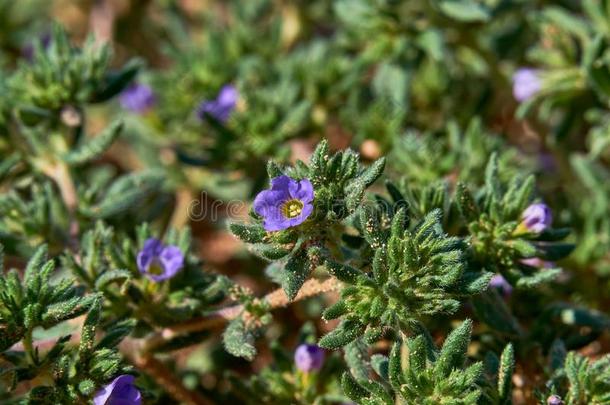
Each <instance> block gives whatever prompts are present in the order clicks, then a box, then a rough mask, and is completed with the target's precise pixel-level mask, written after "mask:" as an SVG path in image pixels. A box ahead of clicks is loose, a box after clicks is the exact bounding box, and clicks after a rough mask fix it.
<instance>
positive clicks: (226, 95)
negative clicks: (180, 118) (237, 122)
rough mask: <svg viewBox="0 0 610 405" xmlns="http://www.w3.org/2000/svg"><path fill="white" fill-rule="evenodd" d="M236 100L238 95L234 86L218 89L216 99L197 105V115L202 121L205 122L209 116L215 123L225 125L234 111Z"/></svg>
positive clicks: (228, 85)
mask: <svg viewBox="0 0 610 405" xmlns="http://www.w3.org/2000/svg"><path fill="white" fill-rule="evenodd" d="M238 98H239V93H238V92H237V89H236V88H235V87H234V86H232V85H230V84H227V85H225V86H223V87H222V89H220V92H218V95H217V96H216V99H214V100H205V101H202V102H201V104H199V107H198V108H197V115H198V116H199V118H201V119H202V120H205V119H207V118H208V116H210V117H212V118H214V119H215V120H217V121H220V122H222V123H225V122H227V120H228V119H229V116H230V115H231V113H232V112H233V110H234V109H235V105H236V104H237V99H238Z"/></svg>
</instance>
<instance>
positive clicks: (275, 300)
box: [144, 277, 340, 352]
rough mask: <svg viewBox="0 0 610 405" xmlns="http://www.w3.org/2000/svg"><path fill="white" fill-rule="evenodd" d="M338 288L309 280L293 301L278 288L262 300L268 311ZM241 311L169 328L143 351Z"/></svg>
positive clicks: (232, 310) (225, 310) (332, 280)
mask: <svg viewBox="0 0 610 405" xmlns="http://www.w3.org/2000/svg"><path fill="white" fill-rule="evenodd" d="M339 286H340V282H339V280H337V279H336V278H334V277H331V278H329V279H326V280H324V281H320V280H316V279H309V280H307V281H306V282H305V283H304V284H303V287H301V290H300V291H299V293H298V294H297V296H296V297H295V298H294V300H293V301H290V300H289V299H288V297H287V296H286V293H285V292H284V290H282V289H281V288H278V289H277V290H274V291H272V292H270V293H269V294H267V295H265V296H264V297H263V299H264V300H265V301H267V303H268V304H269V308H270V309H275V308H281V307H285V306H287V305H288V304H290V303H291V302H296V301H300V300H303V299H306V298H309V297H313V296H316V295H319V294H323V293H327V292H330V291H336V290H337V289H339ZM243 311H244V308H243V306H242V305H235V306H232V307H227V308H222V309H220V310H218V311H216V312H214V313H212V314H211V315H210V316H206V317H203V318H197V319H192V320H190V321H188V322H184V323H180V324H177V325H173V326H169V327H167V328H165V329H163V330H161V331H160V332H158V333H156V334H154V335H152V336H151V337H149V338H147V339H146V343H145V345H144V350H145V352H150V351H153V350H154V348H155V347H158V346H159V345H161V344H163V343H164V342H166V341H168V340H170V339H172V338H174V337H176V336H178V335H181V334H185V333H191V332H199V331H202V330H205V329H213V328H216V327H219V326H221V325H223V324H225V323H226V322H227V321H230V320H233V319H235V318H237V317H238V316H239V315H240V314H241V313H242V312H243Z"/></svg>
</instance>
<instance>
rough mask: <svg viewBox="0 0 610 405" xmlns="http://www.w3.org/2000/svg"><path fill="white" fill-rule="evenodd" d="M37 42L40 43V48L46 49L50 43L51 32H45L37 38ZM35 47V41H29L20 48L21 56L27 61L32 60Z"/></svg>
mask: <svg viewBox="0 0 610 405" xmlns="http://www.w3.org/2000/svg"><path fill="white" fill-rule="evenodd" d="M38 43H39V44H40V48H41V49H42V50H46V49H47V48H48V47H49V45H51V34H49V33H46V34H43V35H42V36H40V38H38ZM35 49H36V42H30V43H29V44H27V45H26V46H24V47H23V49H22V50H21V56H23V57H24V58H25V59H27V60H28V61H30V62H31V61H32V60H33V59H34V51H35Z"/></svg>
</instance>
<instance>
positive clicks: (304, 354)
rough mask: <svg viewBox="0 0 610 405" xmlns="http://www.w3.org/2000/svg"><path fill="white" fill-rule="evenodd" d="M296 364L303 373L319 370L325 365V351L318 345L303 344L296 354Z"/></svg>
mask: <svg viewBox="0 0 610 405" xmlns="http://www.w3.org/2000/svg"><path fill="white" fill-rule="evenodd" d="M294 363H295V364H296V366H297V368H298V369H299V370H301V371H303V372H306V373H308V372H310V371H314V370H319V369H321V368H322V364H324V349H322V348H321V347H319V346H316V345H308V344H302V345H299V347H297V350H296V351H295V352H294Z"/></svg>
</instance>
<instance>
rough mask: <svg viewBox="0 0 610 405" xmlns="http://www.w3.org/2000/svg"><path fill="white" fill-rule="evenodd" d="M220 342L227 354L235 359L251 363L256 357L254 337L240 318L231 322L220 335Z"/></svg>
mask: <svg viewBox="0 0 610 405" xmlns="http://www.w3.org/2000/svg"><path fill="white" fill-rule="evenodd" d="M222 342H223V344H224V347H225V349H226V350H227V352H229V353H231V354H232V355H233V356H236V357H243V358H245V359H246V360H250V361H252V360H253V359H254V356H256V348H255V347H254V336H253V335H252V333H251V332H250V331H249V330H248V329H247V328H246V326H245V325H244V322H243V320H242V319H241V318H237V319H234V320H232V321H231V322H230V323H229V326H227V329H226V330H225V332H224V333H223V335H222Z"/></svg>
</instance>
